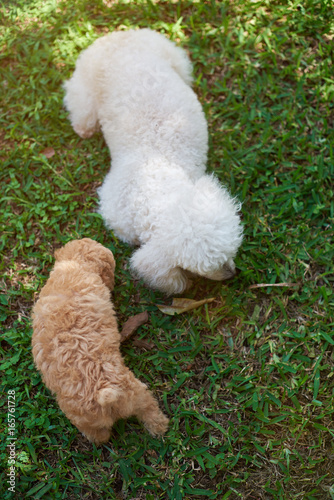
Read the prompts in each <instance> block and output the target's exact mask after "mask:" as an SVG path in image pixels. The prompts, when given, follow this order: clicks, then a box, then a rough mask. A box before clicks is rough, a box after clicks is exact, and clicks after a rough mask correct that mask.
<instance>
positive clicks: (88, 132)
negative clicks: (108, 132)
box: [73, 125, 96, 139]
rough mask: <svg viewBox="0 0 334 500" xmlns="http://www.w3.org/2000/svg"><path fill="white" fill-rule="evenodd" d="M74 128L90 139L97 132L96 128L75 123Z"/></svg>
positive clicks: (83, 136) (83, 137) (80, 134)
mask: <svg viewBox="0 0 334 500" xmlns="http://www.w3.org/2000/svg"><path fill="white" fill-rule="evenodd" d="M73 128H74V130H75V132H76V133H77V134H78V135H79V136H80V137H81V138H82V139H89V137H92V135H94V133H95V132H96V128H85V127H80V125H74V126H73Z"/></svg>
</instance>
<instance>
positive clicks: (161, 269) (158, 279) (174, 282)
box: [131, 242, 189, 295]
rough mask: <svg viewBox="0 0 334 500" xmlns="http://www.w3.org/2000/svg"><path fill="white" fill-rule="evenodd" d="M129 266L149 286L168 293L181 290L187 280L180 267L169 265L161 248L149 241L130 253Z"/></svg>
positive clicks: (185, 286)
mask: <svg viewBox="0 0 334 500" xmlns="http://www.w3.org/2000/svg"><path fill="white" fill-rule="evenodd" d="M131 268H132V269H133V271H134V272H135V274H136V275H137V276H138V277H139V278H142V279H143V280H144V281H145V282H146V283H147V284H148V285H149V286H150V287H152V288H157V289H158V290H161V291H163V292H165V293H166V294H168V295H172V294H174V293H181V292H183V291H184V290H185V289H186V288H187V285H188V282H189V280H188V278H187V276H186V275H185V273H184V272H183V271H182V269H181V268H180V267H173V266H171V265H169V263H168V258H167V257H166V256H165V255H164V252H163V250H162V248H161V247H157V246H155V245H154V244H152V243H151V242H150V243H146V244H145V245H143V246H142V247H141V248H139V249H138V250H137V251H136V252H135V253H134V254H133V255H132V257H131Z"/></svg>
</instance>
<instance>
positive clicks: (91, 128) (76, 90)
mask: <svg viewBox="0 0 334 500" xmlns="http://www.w3.org/2000/svg"><path fill="white" fill-rule="evenodd" d="M86 80H87V75H81V72H80V69H79V68H77V69H76V70H75V71H74V74H73V76H72V78H71V79H70V80H67V81H66V82H65V83H64V88H65V91H66V95H65V98H64V104H65V107H66V109H67V111H69V113H70V120H71V124H72V127H73V129H74V130H75V132H76V133H77V134H78V135H79V136H80V137H82V138H83V139H86V138H88V137H91V136H92V135H93V134H94V132H96V131H97V130H98V129H99V124H98V117H97V111H96V110H97V109H98V108H97V105H96V103H95V98H94V95H93V93H92V92H91V91H90V89H89V87H88V85H87V81H86Z"/></svg>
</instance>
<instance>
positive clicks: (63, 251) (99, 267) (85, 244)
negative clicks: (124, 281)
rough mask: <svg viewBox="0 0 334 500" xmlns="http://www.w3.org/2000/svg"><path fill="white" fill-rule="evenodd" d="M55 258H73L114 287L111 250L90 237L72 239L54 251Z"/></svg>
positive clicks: (113, 266) (113, 261)
mask: <svg viewBox="0 0 334 500" xmlns="http://www.w3.org/2000/svg"><path fill="white" fill-rule="evenodd" d="M55 258H56V260H58V261H61V260H75V261H77V262H79V264H81V265H82V266H84V267H85V268H87V269H90V270H91V271H93V272H96V273H98V274H99V275H100V276H101V278H102V280H103V282H104V283H105V285H107V287H109V288H110V290H112V289H113V288H114V271H115V259H114V256H113V254H112V252H111V251H110V250H109V249H108V248H106V247H104V246H103V245H101V244H100V243H98V242H97V241H94V240H91V239H90V238H82V239H81V240H72V241H70V242H69V243H67V244H66V245H65V246H64V247H62V248H59V249H58V250H56V251H55Z"/></svg>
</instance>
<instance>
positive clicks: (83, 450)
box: [0, 0, 334, 500]
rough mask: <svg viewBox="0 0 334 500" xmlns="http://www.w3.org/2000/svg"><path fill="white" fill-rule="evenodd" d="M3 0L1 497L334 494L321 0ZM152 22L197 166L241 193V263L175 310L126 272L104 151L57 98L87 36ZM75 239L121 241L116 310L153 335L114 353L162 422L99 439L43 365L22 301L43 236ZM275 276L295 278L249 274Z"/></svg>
mask: <svg viewBox="0 0 334 500" xmlns="http://www.w3.org/2000/svg"><path fill="white" fill-rule="evenodd" d="M0 12H1V18H2V23H1V42H2V43H1V52H0V65H1V76H2V78H1V82H0V85H1V95H2V97H3V102H2V104H1V113H0V130H1V132H0V147H1V152H0V159H1V170H0V178H1V186H2V188H1V200H0V230H1V240H0V248H1V257H2V258H1V263H0V266H1V276H2V278H1V288H2V291H1V292H2V293H1V295H0V308H1V309H0V319H1V322H2V333H1V348H0V368H1V369H2V377H1V379H2V383H1V388H2V403H3V404H4V409H5V411H4V412H3V413H2V415H1V426H0V429H1V434H2V436H3V439H2V442H1V445H0V459H1V464H2V472H1V483H2V485H1V487H0V490H1V498H4V499H7V498H14V497H17V498H36V499H38V498H46V499H49V498H50V499H61V498H64V499H77V498H86V499H101V498H112V499H117V498H128V499H148V500H155V499H159V498H160V499H171V500H179V499H189V498H194V499H195V498H198V499H201V498H208V499H219V500H220V499H226V498H229V499H237V498H243V499H246V498H249V499H266V500H267V499H290V498H296V499H303V500H304V499H308V500H311V499H319V500H323V499H333V498H334V465H333V464H334V461H333V456H334V445H333V437H334V423H333V420H334V415H333V414H334V404H333V402H334V370H333V369H334V349H333V346H334V336H333V324H334V320H333V262H334V248H333V217H334V201H333V199H334V198H333V178H334V154H333V145H334V133H333V116H334V79H333V77H334V70H333V57H334V52H333V43H334V22H333V20H334V7H333V4H332V2H331V1H330V0H328V1H326V0H322V1H317V0H301V1H300V2H298V1H293V0H290V1H283V0H272V1H269V0H267V1H264V0H261V1H257V2H256V1H251V0H234V1H230V2H228V1H223V2H213V1H207V2H189V1H183V2H179V3H174V2H169V1H160V2H150V1H147V2H146V1H143V0H142V1H140V0H137V1H133V2H128V3H127V2H123V1H115V2H111V1H110V2H107V1H105V2H103V1H102V0H97V1H87V0H82V1H79V0H73V1H71V2H69V1H67V2H65V1H60V2H56V1H55V0H43V1H41V0H30V1H23V0H18V1H16V2H14V1H13V2H5V3H4V4H3V6H2V8H1V11H0ZM147 26H148V27H151V28H153V29H156V30H158V31H160V32H163V33H165V34H166V36H168V37H170V38H171V39H173V40H175V41H177V42H178V43H180V44H181V45H182V46H184V47H185V48H186V49H187V50H188V51H189V53H190V55H191V58H192V60H193V62H194V88H195V91H196V92H197V94H198V96H199V98H200V100H201V102H202V104H203V107H204V110H205V113H206V116H207V119H208V123H209V130H210V153H209V162H208V168H209V170H211V171H215V172H216V174H217V175H218V176H219V178H220V179H221V181H222V182H223V183H224V184H226V185H227V186H228V187H229V189H230V190H231V192H232V193H233V194H234V195H235V196H237V197H238V198H239V199H240V200H241V201H242V202H243V208H242V214H243V223H244V230H245V238H244V242H243V245H242V247H241V249H240V252H239V254H238V257H237V260H236V264H237V267H238V269H239V270H240V272H239V273H238V275H237V277H235V278H234V279H233V280H232V281H230V282H228V283H214V282H209V281H205V280H199V281H198V282H196V283H195V284H194V287H193V288H192V290H191V291H190V292H189V293H188V294H187V297H189V298H195V299H198V300H200V299H203V298H208V297H216V300H215V301H214V302H213V303H210V304H207V305H206V306H204V307H202V308H201V309H198V310H196V311H192V312H190V313H187V314H184V315H181V316H178V317H168V316H165V315H163V314H162V313H161V312H160V311H159V310H158V308H157V307H156V305H157V304H159V303H162V302H164V301H165V302H166V299H165V298H164V297H163V296H162V295H161V294H159V293H156V292H153V291H150V290H149V289H147V288H146V287H145V286H144V285H143V284H142V283H140V282H139V283H138V282H136V281H135V280H134V279H133V277H132V276H131V275H130V273H129V270H128V261H129V256H130V255H131V249H130V248H129V247H128V246H126V245H124V244H123V243H121V242H120V241H118V240H117V239H116V238H115V237H114V236H113V234H112V233H110V232H109V231H107V230H106V229H105V228H104V225H103V222H102V220H101V218H100V216H99V215H97V214H96V212H95V209H96V204H97V198H96V188H97V187H98V186H99V185H100V184H101V182H102V180H103V178H104V176H105V174H106V173H107V171H108V169H109V165H110V157H109V152H108V149H107V148H106V145H105V143H104V140H103V137H102V136H101V135H99V134H98V135H96V136H94V137H93V138H92V139H90V140H81V139H80V138H79V137H78V136H76V134H75V133H74V132H73V130H72V129H71V126H70V123H69V121H68V119H67V115H66V112H65V111H64V109H63V108H62V99H63V90H62V87H61V85H62V82H63V81H64V80H65V79H66V78H68V77H69V76H70V75H71V72H72V71H73V67H74V64H75V60H76V58H77V56H78V54H79V53H80V51H81V50H82V49H83V48H85V47H86V46H87V45H89V44H90V43H91V42H93V40H95V39H96V38H97V37H98V36H100V35H102V34H104V33H105V32H107V31H108V30H113V29H116V28H121V29H123V28H124V29H125V28H130V27H147ZM46 148H53V149H54V151H55V154H54V156H52V157H51V158H46V157H45V156H43V154H42V152H43V151H44V150H45V149H46ZM83 236H89V237H92V238H94V239H96V240H97V241H99V242H101V243H103V244H104V245H106V246H108V247H109V248H111V249H112V250H113V251H114V253H115V257H116V261H117V279H116V290H115V293H114V295H113V300H114V302H115V307H116V310H117V313H118V318H119V323H120V325H122V323H123V322H124V321H125V320H126V319H127V318H128V317H129V316H131V315H133V314H136V313H138V312H141V311H143V310H146V309H147V310H148V311H149V313H150V321H149V323H148V324H147V325H144V326H142V327H141V328H140V330H139V331H138V337H139V338H144V339H145V340H146V341H148V342H149V343H151V344H153V345H154V349H152V350H145V349H140V348H138V347H135V346H134V345H132V342H131V341H129V342H128V343H127V344H126V345H124V346H123V347H122V352H123V354H124V356H125V360H126V363H127V365H128V366H129V367H130V368H131V369H132V370H133V371H134V373H135V374H136V376H138V377H139V378H140V379H141V380H143V381H146V382H147V383H148V385H149V387H150V388H151V389H152V390H153V391H154V393H155V394H156V396H157V397H158V399H159V401H160V404H161V407H163V408H164V410H165V412H166V413H167V414H168V415H169V417H170V427H169V431H168V434H167V435H166V437H165V438H164V439H161V440H160V439H155V438H152V437H151V436H150V435H149V434H148V433H147V432H146V431H145V430H144V429H143V427H142V425H141V424H139V423H138V422H137V421H136V420H135V419H130V420H128V421H126V422H123V421H121V422H118V423H117V425H116V426H115V428H114V431H113V434H112V438H111V440H110V442H109V443H108V444H107V445H105V446H102V447H99V448H96V447H95V446H92V445H90V444H89V443H88V442H87V441H86V440H85V439H84V438H83V437H82V436H81V435H80V434H79V433H78V432H77V430H76V429H75V428H74V427H73V426H72V425H71V424H70V423H69V421H68V420H67V419H66V417H65V416H64V415H63V414H62V412H61V411H60V410H59V408H58V406H57V404H56V402H55V398H54V397H53V396H52V395H51V394H50V393H49V391H48V390H47V389H46V388H45V387H44V385H43V384H42V382H41V377H40V375H39V374H38V373H37V372H36V370H35V368H34V365H33V361H32V356H31V348H30V340H31V321H30V312H31V307H32V305H33V302H34V300H36V298H37V296H38V292H39V290H40V289H41V287H42V286H43V284H44V283H45V281H46V279H47V277H48V273H49V271H50V269H51V268H52V265H53V251H54V249H55V248H57V247H59V246H61V245H63V244H64V243H66V242H67V241H69V240H70V239H72V238H78V237H83ZM279 283H288V284H294V286H287V287H273V286H264V287H259V288H254V287H252V285H255V284H279ZM8 390H15V391H16V413H15V417H16V428H15V432H16V434H15V436H16V437H17V441H16V442H15V443H16V454H17V455H16V458H17V463H16V467H17V469H16V472H17V475H16V492H17V493H16V495H13V494H11V493H10V492H8V490H7V484H6V480H7V476H6V474H7V473H8V462H7V461H8V453H9V452H8V448H6V445H7V444H8V439H6V437H7V433H8V423H7V410H6V408H7V391H8Z"/></svg>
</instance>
